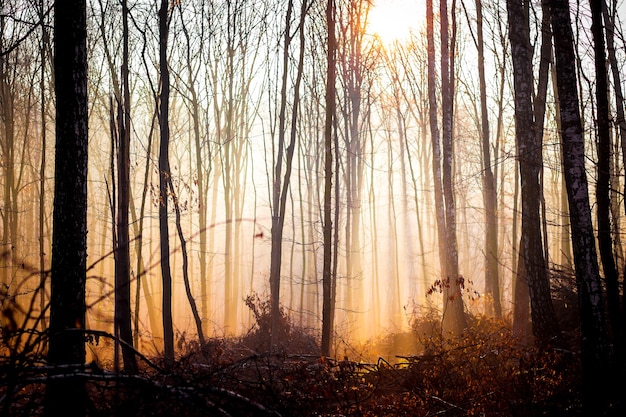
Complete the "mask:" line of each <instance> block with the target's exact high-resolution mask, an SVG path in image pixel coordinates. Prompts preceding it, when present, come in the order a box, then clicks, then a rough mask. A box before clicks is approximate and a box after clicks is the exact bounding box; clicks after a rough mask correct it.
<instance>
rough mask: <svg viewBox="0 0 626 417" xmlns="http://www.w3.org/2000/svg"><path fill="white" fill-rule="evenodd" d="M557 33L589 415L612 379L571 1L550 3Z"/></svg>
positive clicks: (601, 406)
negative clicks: (589, 185) (586, 160)
mask: <svg viewBox="0 0 626 417" xmlns="http://www.w3.org/2000/svg"><path fill="white" fill-rule="evenodd" d="M543 5H544V8H543V9H544V13H550V19H551V23H552V32H553V34H554V38H553V39H554V52H555V58H556V59H555V65H556V69H557V71H556V76H557V77H556V78H557V88H558V93H559V108H560V114H561V128H562V130H561V149H562V154H563V172H564V175H565V185H566V188H567V195H568V201H569V210H570V219H571V220H570V221H571V231H572V248H573V252H574V265H575V270H576V283H577V289H578V302H579V310H580V323H581V331H582V366H583V395H582V399H583V409H584V410H585V411H586V413H594V414H595V413H600V414H601V413H604V412H605V411H606V410H607V408H606V407H607V406H608V403H606V402H605V401H606V395H607V392H608V385H607V384H606V383H607V382H608V381H609V380H611V379H610V378H607V375H611V373H610V368H609V367H608V364H609V349H608V344H607V339H606V329H605V326H606V325H605V317H604V298H603V294H602V284H601V282H600V272H599V266H598V260H597V255H596V247H595V239H594V236H593V223H592V220H591V208H590V203H589V190H588V185H587V174H586V170H585V144H584V140H583V135H582V121H581V118H580V107H579V101H578V87H577V79H576V58H575V54H574V37H573V34H572V26H571V19H570V14H569V2H568V0H545V1H544V3H543Z"/></svg>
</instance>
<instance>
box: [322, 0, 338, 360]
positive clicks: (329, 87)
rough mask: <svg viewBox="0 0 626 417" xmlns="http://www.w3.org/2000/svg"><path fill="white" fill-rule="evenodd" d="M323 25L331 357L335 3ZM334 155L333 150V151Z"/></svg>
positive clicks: (325, 315) (327, 339)
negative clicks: (326, 42)
mask: <svg viewBox="0 0 626 417" xmlns="http://www.w3.org/2000/svg"><path fill="white" fill-rule="evenodd" d="M326 24H327V29H328V51H327V57H326V58H327V66H328V68H327V75H326V120H325V124H324V223H323V224H324V262H323V272H322V286H323V296H322V298H323V301H322V345H321V349H322V355H323V356H328V355H330V353H331V352H330V347H331V339H332V330H333V322H332V316H333V310H334V305H333V299H332V288H333V285H332V284H333V281H334V280H335V277H333V276H332V254H333V245H332V236H333V234H332V230H333V224H332V181H333V149H332V148H333V125H334V120H335V77H336V76H335V74H336V69H335V55H336V49H337V44H336V39H335V0H327V2H326ZM335 151H336V150H335Z"/></svg>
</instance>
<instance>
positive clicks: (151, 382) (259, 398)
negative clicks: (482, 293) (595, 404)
mask: <svg viewBox="0 0 626 417" xmlns="http://www.w3.org/2000/svg"><path fill="white" fill-rule="evenodd" d="M255 314H256V315H257V325H256V326H255V327H254V328H253V329H251V331H250V332H249V333H248V334H246V335H244V336H242V337H239V338H233V339H224V338H220V339H210V340H207V341H205V343H204V344H203V345H201V344H200V343H199V342H198V341H190V342H185V343H181V344H179V351H180V352H179V353H180V354H179V355H178V357H177V359H176V363H175V366H174V367H172V368H168V369H167V370H165V367H164V366H163V365H162V360H161V359H160V358H143V359H141V360H140V372H139V374H137V375H128V374H125V373H123V372H115V371H114V370H113V369H111V368H110V367H109V366H107V364H105V363H99V364H96V363H92V364H91V365H90V366H89V367H87V368H86V369H83V370H81V371H80V377H81V378H84V380H85V381H86V382H87V386H88V393H89V401H88V404H89V413H88V414H89V415H90V416H120V415H129V416H177V417H187V416H233V417H240V416H296V417H299V416H303V417H304V416H435V415H437V416H440V415H441V416H473V415H480V416H566V417H567V416H581V415H582V413H581V404H580V400H579V398H580V396H579V392H580V386H581V385H580V384H581V377H580V375H581V372H580V354H579V353H580V352H579V351H578V350H577V349H576V348H575V346H578V343H577V337H578V336H577V333H576V332H574V333H572V334H571V339H572V343H571V346H572V348H563V347H559V348H556V347H548V348H545V349H542V350H538V349H536V348H535V347H532V346H524V345H521V344H520V343H518V341H517V340H516V339H515V338H514V337H513V335H512V332H511V330H510V329H509V327H508V326H506V325H504V324H503V323H501V322H495V321H492V320H487V319H484V318H480V317H474V316H471V317H470V324H471V329H472V330H471V331H470V332H468V334H467V335H465V336H463V337H460V338H457V339H455V340H454V341H453V342H452V341H450V340H447V341H445V342H444V341H442V339H441V338H439V337H433V335H432V332H431V331H429V330H428V329H429V328H431V329H432V327H431V326H432V325H434V324H435V323H436V322H435V321H428V320H427V319H424V320H422V321H416V322H414V326H413V330H412V331H410V332H407V333H401V334H389V335H387V336H385V337H382V338H381V339H380V340H377V341H370V342H369V343H367V344H364V345H361V346H353V348H352V349H351V351H350V352H351V355H353V356H352V357H348V356H345V357H342V358H327V357H321V356H320V355H319V345H318V343H317V341H316V339H315V338H314V337H313V336H311V335H310V334H309V333H308V332H306V331H303V330H301V329H298V328H297V327H294V326H291V325H290V323H289V321H288V319H287V318H286V317H285V318H284V322H283V325H284V327H283V331H284V333H283V335H282V336H283V338H282V344H281V345H280V346H278V347H275V348H274V349H272V350H271V351H270V350H269V349H268V346H269V345H268V340H267V339H268V338H267V326H268V325H269V322H268V320H267V316H266V315H265V313H264V312H263V311H261V310H257V311H256V313H255ZM407 340H408V341H410V342H413V344H412V345H411V343H409V345H410V347H408V348H405V349H404V350H403V349H402V348H400V347H398V344H402V342H403V341H407ZM97 342H98V340H97V338H95V339H92V340H91V341H90V343H97ZM392 350H396V351H397V352H402V351H404V352H407V353H405V354H396V355H393V356H390V355H392V354H393V352H392ZM381 352H385V355H384V356H380V354H381ZM27 362H28V361H22V362H20V360H16V359H15V358H13V359H12V360H10V361H9V360H7V357H6V356H3V357H2V363H0V365H1V369H0V373H1V374H2V382H1V383H0V413H2V415H6V416H36V415H41V414H42V409H43V406H42V404H43V393H44V388H45V376H41V375H42V374H41V371H40V372H39V375H40V376H37V371H36V367H37V366H38V365H37V364H33V363H27ZM39 366H40V367H41V365H39Z"/></svg>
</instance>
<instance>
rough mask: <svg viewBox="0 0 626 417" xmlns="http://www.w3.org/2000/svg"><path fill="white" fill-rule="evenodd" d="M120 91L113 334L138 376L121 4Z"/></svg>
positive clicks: (125, 47) (127, 367)
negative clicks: (118, 340) (133, 328)
mask: <svg viewBox="0 0 626 417" xmlns="http://www.w3.org/2000/svg"><path fill="white" fill-rule="evenodd" d="M122 27H123V29H122V31H123V32H122V36H123V41H122V43H123V52H122V60H123V62H122V92H123V96H122V97H119V98H118V100H120V102H119V103H118V115H117V117H118V141H119V146H118V154H117V183H118V190H119V195H118V200H117V247H116V248H115V250H116V252H117V256H116V257H115V335H116V336H117V337H119V339H120V340H121V341H122V342H124V343H125V344H123V345H122V357H123V360H124V370H125V371H126V372H128V373H131V374H135V373H137V371H138V369H137V361H136V359H135V354H134V352H133V351H132V349H131V348H130V347H132V345H133V333H132V328H131V311H130V310H131V309H130V238H129V227H128V211H129V198H130V149H129V148H130V129H131V126H130V86H129V81H128V70H129V69H128V4H127V0H123V1H122Z"/></svg>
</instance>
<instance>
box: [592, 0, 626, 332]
mask: <svg viewBox="0 0 626 417" xmlns="http://www.w3.org/2000/svg"><path fill="white" fill-rule="evenodd" d="M603 4H604V0H589V5H590V6H591V33H592V35H593V44H594V48H593V50H594V57H595V60H594V61H595V75H596V106H597V109H596V111H597V114H596V128H597V139H596V140H597V144H596V151H597V154H598V162H597V164H596V169H597V180H596V217H597V227H598V249H599V251H600V260H601V261H602V271H603V272H604V281H605V282H606V297H607V307H608V314H609V320H610V324H611V333H612V335H613V336H614V337H615V338H616V341H617V342H618V343H620V344H621V343H622V342H623V341H622V337H621V335H622V320H621V312H620V296H619V285H618V279H619V277H618V272H617V266H616V265H615V258H614V257H613V238H612V236H611V232H612V230H611V151H612V149H611V148H612V144H611V115H610V112H609V96H608V94H609V93H608V89H609V86H608V73H607V68H606V53H605V48H604V28H603V26H602V9H603Z"/></svg>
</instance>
